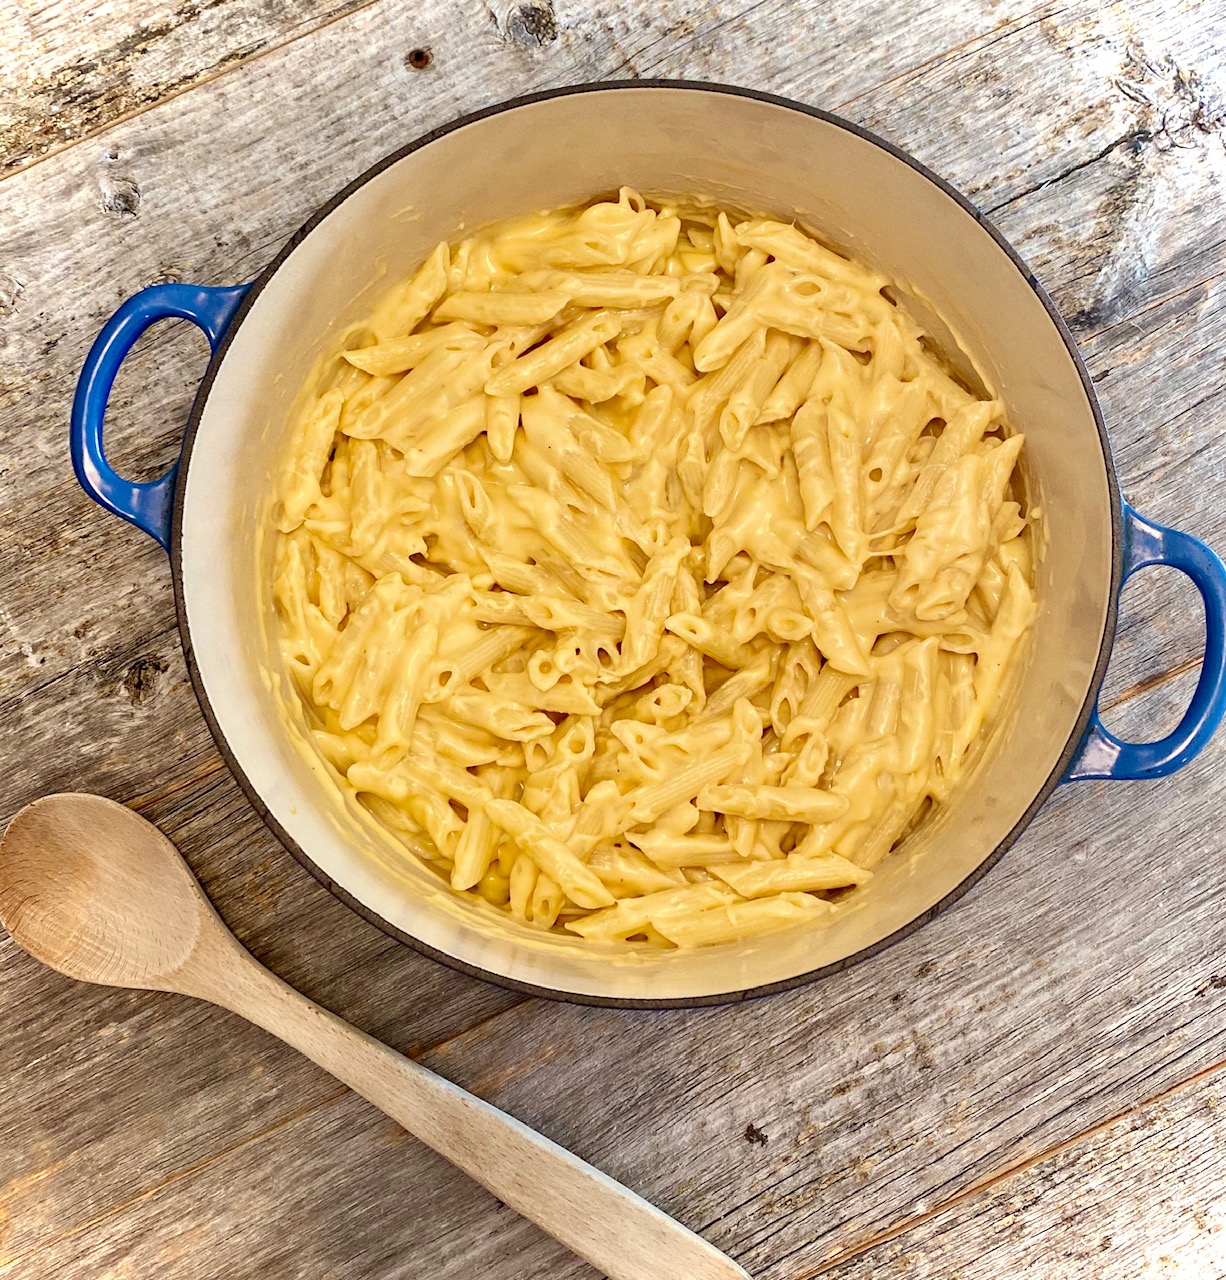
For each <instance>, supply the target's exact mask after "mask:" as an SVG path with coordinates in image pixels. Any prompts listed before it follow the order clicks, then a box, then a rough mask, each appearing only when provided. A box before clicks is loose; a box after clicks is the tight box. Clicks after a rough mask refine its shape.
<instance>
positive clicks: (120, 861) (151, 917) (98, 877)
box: [0, 794, 212, 989]
mask: <svg viewBox="0 0 1226 1280" xmlns="http://www.w3.org/2000/svg"><path fill="white" fill-rule="evenodd" d="M203 913H207V914H208V915H211V914H212V907H211V906H210V905H209V903H208V899H207V898H205V896H204V894H203V892H202V891H201V889H200V886H199V885H198V884H197V883H196V880H195V877H194V876H193V875H192V873H191V871H190V870H189V869H188V867H187V864H186V863H185V862H184V861H183V859H182V857H181V856H180V854H179V852H178V850H177V849H176V848H175V847H174V845H172V844H171V843H170V841H169V840H167V839H166V837H165V836H163V835H162V833H161V832H160V831H158V830H157V828H156V827H153V826H151V825H150V824H149V823H148V822H146V821H145V820H144V819H143V818H141V817H140V816H139V815H137V814H135V813H133V812H132V810H131V809H127V808H125V807H124V806H123V805H121V804H116V803H115V802H114V801H113V800H106V799H103V797H101V796H91V795H81V794H68V795H58V796H46V797H44V798H43V799H41V800H36V801H35V802H34V803H33V804H30V805H27V806H26V807H25V808H24V809H22V810H21V812H20V813H18V814H17V816H16V817H15V818H14V819H13V820H12V822H11V823H10V824H9V827H8V830H7V831H6V832H5V835H4V840H3V844H2V845H0V921H3V923H4V926H5V928H6V929H8V931H9V933H10V934H11V935H12V937H13V939H14V941H15V942H17V943H19V944H20V945H21V946H22V947H23V948H25V950H26V951H28V952H29V953H30V954H31V955H32V956H34V958H35V959H37V960H41V961H42V962H43V964H46V965H49V966H50V967H51V968H52V969H58V970H59V972H60V973H63V974H66V975H67V976H68V977H70V978H76V979H78V980H79V981H82V982H96V983H102V984H103V985H106V986H112V987H142V988H146V989H161V988H162V987H163V984H164V982H165V980H166V979H168V978H170V977H172V976H173V975H174V974H175V973H176V972H177V971H178V970H179V969H181V968H182V967H183V965H184V964H185V962H186V961H187V960H188V958H189V957H190V956H191V954H192V951H193V950H194V948H195V946H196V943H197V941H198V939H199V935H200V929H201V924H202V914H203ZM205 918H207V916H206V917H205Z"/></svg>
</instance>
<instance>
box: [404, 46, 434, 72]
mask: <svg viewBox="0 0 1226 1280" xmlns="http://www.w3.org/2000/svg"><path fill="white" fill-rule="evenodd" d="M433 61H434V55H433V54H432V53H431V52H430V50H429V49H412V50H410V51H409V53H408V54H406V55H405V59H404V65H405V66H406V67H408V69H409V70H410V71H424V70H425V69H426V68H427V67H428V66H429V65H430V64H431V63H432V62H433Z"/></svg>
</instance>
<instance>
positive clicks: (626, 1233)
mask: <svg viewBox="0 0 1226 1280" xmlns="http://www.w3.org/2000/svg"><path fill="white" fill-rule="evenodd" d="M0 921H3V923H4V925H5V927H6V928H7V929H8V931H9V933H10V934H12V936H13V938H14V940H15V941H16V942H17V943H19V944H20V945H21V946H22V947H24V948H25V949H26V950H27V951H28V952H29V953H30V954H31V955H32V956H34V957H35V958H36V959H38V960H41V961H42V962H43V963H44V964H47V965H50V966H51V968H53V969H58V970H59V971H60V972H61V973H64V974H67V975H68V976H69V977H70V978H78V979H80V980H81V981H83V982H100V983H105V984H106V985H108V986H113V987H139V988H143V989H145V990H151V991H175V992H180V993H182V994H183V995H189V996H195V997H197V998H198V999H201V1000H209V1001H211V1002H212V1003H213V1004H218V1005H221V1006H222V1007H223V1008H225V1009H229V1010H231V1011H232V1012H234V1013H237V1014H238V1015H239V1016H240V1017H243V1018H246V1019H248V1020H249V1021H250V1022H254V1023H255V1024H256V1025H257V1026H260V1027H263V1028H264V1029H265V1030H266V1031H269V1032H271V1033H272V1034H273V1035H274V1036H277V1037H278V1038H279V1039H281V1040H284V1041H285V1043H286V1044H289V1045H293V1047H294V1048H295V1049H298V1050H299V1051H300V1052H302V1053H305V1054H306V1056H307V1057H308V1058H310V1059H311V1061H312V1062H316V1063H318V1064H319V1066H321V1067H323V1069H324V1070H325V1071H330V1072H331V1073H332V1074H333V1075H334V1076H336V1077H337V1078H338V1079H339V1080H343V1081H344V1082H345V1084H347V1085H348V1086H349V1087H350V1088H351V1089H353V1090H354V1091H355V1092H357V1093H360V1094H361V1095H362V1097H364V1098H366V1099H367V1101H369V1102H372V1103H374V1105H375V1106H376V1107H378V1108H379V1109H380V1110H381V1111H384V1112H386V1113H387V1114H388V1115H389V1116H391V1117H392V1119H393V1120H395V1121H396V1122H397V1123H398V1124H401V1125H403V1126H404V1127H405V1128H406V1129H407V1130H408V1131H409V1132H410V1133H411V1134H413V1135H414V1137H416V1138H418V1139H420V1140H421V1141H422V1142H424V1143H426V1145H427V1146H430V1147H433V1148H434V1150H435V1151H437V1152H438V1153H439V1154H440V1155H443V1156H445V1157H446V1158H447V1159H448V1160H450V1161H451V1162H452V1163H453V1164H455V1165H457V1166H458V1167H459V1168H461V1169H463V1170H464V1172H465V1173H467V1174H468V1175H469V1177H471V1178H475V1179H476V1180H477V1181H478V1182H479V1183H481V1184H482V1186H484V1187H486V1188H487V1189H488V1190H490V1191H492V1192H493V1193H494V1195H496V1196H497V1197H498V1198H499V1199H500V1200H502V1201H504V1202H505V1203H506V1204H508V1205H510V1206H511V1208H513V1209H515V1210H517V1211H518V1212H519V1213H521V1214H523V1216H524V1217H525V1218H529V1219H531V1220H532V1221H533V1222H535V1223H536V1224H537V1225H538V1226H540V1227H542V1228H544V1230H546V1231H547V1232H549V1234H550V1235H551V1236H553V1237H554V1238H555V1239H556V1240H560V1241H561V1242H562V1243H563V1244H564V1245H566V1246H567V1247H568V1248H570V1249H573V1250H574V1252H575V1253H577V1254H579V1255H580V1256H581V1257H583V1258H586V1259H587V1261H588V1262H590V1263H591V1264H592V1265H593V1266H594V1267H596V1268H597V1269H599V1270H600V1271H603V1272H604V1274H605V1275H606V1276H609V1277H611V1280H647V1278H648V1277H657V1276H667V1277H670V1278H671V1277H676V1278H677V1280H734V1278H735V1280H749V1278H748V1275H747V1273H746V1272H745V1271H743V1270H742V1269H741V1268H740V1267H739V1266H737V1265H736V1263H734V1262H733V1261H732V1260H731V1259H729V1258H727V1257H725V1255H724V1254H722V1253H720V1252H719V1250H718V1249H716V1248H714V1247H713V1246H712V1245H709V1244H708V1243H707V1242H706V1241H705V1240H703V1239H701V1238H700V1237H699V1236H697V1235H695V1234H694V1233H693V1232H692V1231H689V1230H687V1229H686V1228H685V1227H683V1226H681V1224H680V1223H678V1222H674V1221H673V1219H672V1218H670V1217H668V1215H667V1214H664V1213H662V1212H661V1211H660V1210H659V1209H657V1208H655V1207H654V1206H653V1205H650V1204H648V1203H647V1201H646V1200H644V1199H642V1197H640V1196H636V1195H635V1194H634V1193H633V1192H632V1191H629V1190H628V1189H627V1188H625V1187H623V1186H622V1185H621V1184H620V1183H617V1182H614V1181H613V1179H612V1178H609V1177H607V1176H606V1175H605V1174H603V1173H601V1172H600V1171H599V1170H598V1169H594V1168H592V1166H591V1165H589V1164H585V1163H584V1162H583V1161H582V1160H580V1159H579V1158H578V1157H577V1156H573V1155H571V1154H570V1152H569V1151H564V1150H563V1149H562V1148H561V1147H559V1146H558V1145H557V1143H555V1142H551V1141H550V1140H549V1139H548V1138H545V1137H542V1136H541V1135H540V1134H539V1133H534V1132H533V1131H532V1130H531V1129H529V1128H528V1127H527V1126H526V1125H523V1124H520V1122H519V1121H518V1120H516V1119H514V1118H513V1117H511V1116H508V1115H506V1114H504V1113H503V1112H501V1111H498V1110H497V1109H496V1108H494V1107H491V1106H490V1105H489V1104H488V1103H485V1102H482V1101H481V1100H480V1099H479V1098H474V1097H473V1096H472V1095H471V1094H469V1093H465V1092H464V1090H463V1089H460V1088H457V1087H456V1086H455V1085H453V1084H450V1083H449V1082H448V1081H446V1080H443V1079H440V1078H439V1077H438V1076H436V1075H434V1074H433V1073H432V1072H430V1071H427V1070H426V1069H425V1068H424V1067H421V1066H418V1064H417V1063H415V1062H410V1061H409V1060H408V1059H407V1058H404V1057H402V1056H401V1055H400V1054H398V1053H396V1052H394V1051H393V1050H391V1049H389V1048H388V1047H387V1046H386V1045H383V1044H380V1043H379V1042H378V1041H377V1040H374V1039H372V1038H371V1037H370V1036H368V1035H365V1034H364V1033H363V1032H361V1031H358V1030H357V1028H355V1027H351V1026H350V1025H349V1024H348V1023H347V1022H342V1021H341V1019H340V1018H338V1017H336V1016H335V1015H334V1014H331V1013H329V1012H328V1011H327V1010H326V1009H321V1008H320V1007H319V1005H317V1004H313V1003H312V1002H311V1001H310V1000H308V999H307V998H306V996H304V995H302V994H300V993H299V992H297V991H295V990H293V988H291V987H288V986H286V984H285V983H284V982H282V981H281V980H280V978H277V977H276V976H275V975H273V974H272V973H270V972H269V971H268V970H267V969H265V968H264V966H263V965H261V964H260V963H259V962H258V961H257V960H256V959H255V958H254V957H252V956H251V955H250V954H249V953H248V952H246V951H245V950H244V949H243V948H242V947H241V946H240V945H239V943H238V941H237V939H236V938H235V937H234V935H233V934H232V933H231V932H230V931H229V930H228V929H227V928H226V926H225V925H224V924H223V923H222V921H221V918H220V917H219V916H218V915H217V913H216V912H215V911H214V910H213V907H212V905H211V904H210V903H209V900H208V899H207V898H206V897H205V896H204V891H203V890H202V889H201V888H200V886H199V884H197V883H196V879H195V877H194V876H193V875H192V873H191V871H190V869H189V868H188V866H187V864H186V863H185V862H184V861H183V859H182V857H181V856H180V855H179V852H178V850H177V849H176V848H175V847H174V845H172V844H171V843H170V841H169V840H167V839H166V837H165V836H163V835H162V834H161V832H160V831H158V830H157V828H156V827H153V826H151V825H150V824H149V823H148V822H146V821H145V820H144V819H143V818H141V817H138V816H137V815H136V814H135V813H133V812H132V811H131V810H130V809H125V808H124V807H123V806H122V805H119V804H115V803H114V802H113V801H110V800H104V799H102V798H101V797H100V796H90V795H55V796H47V797H46V798H45V799H42V800H37V801H35V802H34V803H33V804H30V805H27V806H26V807H25V808H24V809H22V810H21V812H20V813H18V814H17V816H16V817H15V818H14V819H13V820H12V822H11V823H9V827H8V830H7V831H6V832H5V834H4V839H3V841H0Z"/></svg>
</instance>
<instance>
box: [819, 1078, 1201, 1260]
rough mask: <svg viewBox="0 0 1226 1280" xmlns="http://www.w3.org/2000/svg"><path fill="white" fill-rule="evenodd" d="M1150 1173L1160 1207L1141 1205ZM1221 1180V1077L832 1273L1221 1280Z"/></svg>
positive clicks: (1152, 1198) (1006, 1180)
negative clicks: (1205, 1279) (1141, 1208)
mask: <svg viewBox="0 0 1226 1280" xmlns="http://www.w3.org/2000/svg"><path fill="white" fill-rule="evenodd" d="M1142 1178H1143V1179H1144V1188H1143V1194H1144V1196H1145V1198H1146V1200H1147V1201H1148V1202H1150V1203H1152V1204H1154V1205H1157V1206H1161V1211H1160V1212H1158V1213H1152V1214H1144V1213H1143V1214H1138V1213H1137V1212H1136V1202H1135V1197H1136V1195H1137V1192H1138V1190H1139V1185H1138V1184H1139V1182H1140V1181H1141V1179H1142ZM1223 1179H1226V1087H1224V1085H1223V1079H1222V1075H1221V1074H1220V1073H1214V1075H1213V1076H1212V1077H1211V1078H1208V1079H1203V1080H1197V1081H1196V1082H1195V1083H1194V1084H1193V1085H1191V1086H1189V1087H1185V1088H1183V1089H1180V1090H1178V1091H1176V1092H1174V1093H1172V1094H1170V1095H1169V1096H1167V1097H1164V1098H1162V1099H1160V1100H1158V1101H1155V1102H1153V1103H1151V1104H1150V1105H1149V1106H1146V1107H1142V1108H1139V1109H1138V1110H1136V1111H1134V1112H1131V1113H1130V1114H1128V1115H1127V1116H1124V1117H1122V1118H1121V1119H1119V1120H1117V1121H1115V1122H1114V1123H1111V1124H1108V1125H1105V1126H1104V1127H1103V1128H1102V1129H1101V1130H1099V1131H1096V1132H1094V1133H1092V1134H1089V1135H1087V1136H1086V1137H1085V1138H1084V1139H1082V1140H1081V1141H1079V1142H1077V1143H1074V1144H1072V1145H1070V1146H1067V1147H1064V1148H1061V1149H1060V1150H1059V1151H1056V1152H1053V1153H1052V1154H1051V1155H1050V1156H1048V1157H1047V1158H1046V1159H1044V1160H1041V1161H1038V1162H1036V1163H1034V1164H1032V1165H1029V1166H1027V1167H1025V1168H1023V1169H1020V1170H1018V1171H1017V1172H1016V1173H1013V1174H1011V1175H1009V1176H1006V1177H1002V1178H1000V1179H999V1180H998V1181H996V1182H994V1183H993V1184H992V1185H991V1186H990V1187H988V1188H986V1189H985V1190H984V1191H983V1192H981V1193H980V1194H978V1195H976V1196H972V1197H968V1198H967V1199H966V1200H963V1201H961V1202H959V1203H958V1204H956V1205H953V1206H951V1207H950V1208H949V1210H948V1211H947V1212H945V1213H941V1214H935V1215H933V1216H932V1217H931V1218H928V1219H926V1220H925V1221H924V1222H922V1223H919V1224H917V1225H916V1226H914V1227H913V1228H912V1229H910V1230H908V1231H905V1232H903V1233H901V1234H900V1235H899V1236H897V1237H896V1238H895V1239H893V1240H890V1241H889V1242H888V1243H884V1244H882V1245H879V1246H878V1247H876V1248H874V1249H872V1250H870V1251H868V1252H866V1253H864V1254H861V1255H860V1256H858V1257H856V1258H855V1259H854V1260H849V1261H848V1262H847V1263H845V1264H844V1265H842V1266H837V1267H835V1268H833V1269H831V1270H829V1271H827V1272H824V1273H823V1274H824V1275H826V1276H829V1277H831V1280H869V1278H870V1277H876V1276H880V1275H889V1276H896V1277H898V1280H929V1278H930V1277H931V1280H937V1277H940V1278H941V1280H945V1278H946V1277H949V1276H953V1275H956V1276H957V1277H958V1280H982V1278H984V1277H993V1276H1006V1275H1007V1276H1016V1277H1018V1278H1019V1280H1026V1278H1028V1277H1036V1278H1037V1277H1042V1278H1043V1280H1072V1278H1073V1277H1080V1276H1085V1275H1120V1276H1147V1275H1179V1274H1180V1273H1181V1272H1182V1273H1183V1274H1184V1275H1197V1276H1200V1275H1204V1276H1220V1275H1222V1274H1223V1273H1224V1272H1226V1239H1224V1238H1223V1229H1224V1228H1226V1205H1224V1204H1223V1200H1222V1193H1221V1188H1222V1182H1223Z"/></svg>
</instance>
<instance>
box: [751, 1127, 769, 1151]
mask: <svg viewBox="0 0 1226 1280" xmlns="http://www.w3.org/2000/svg"><path fill="white" fill-rule="evenodd" d="M745 1141H746V1142H748V1143H750V1144H752V1145H756V1146H759V1147H764V1146H766V1144H767V1143H768V1142H769V1141H770V1135H769V1134H767V1133H763V1132H762V1130H761V1129H759V1128H758V1126H757V1125H756V1124H753V1123H752V1122H751V1123H750V1124H747V1125H746V1126H745Z"/></svg>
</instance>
